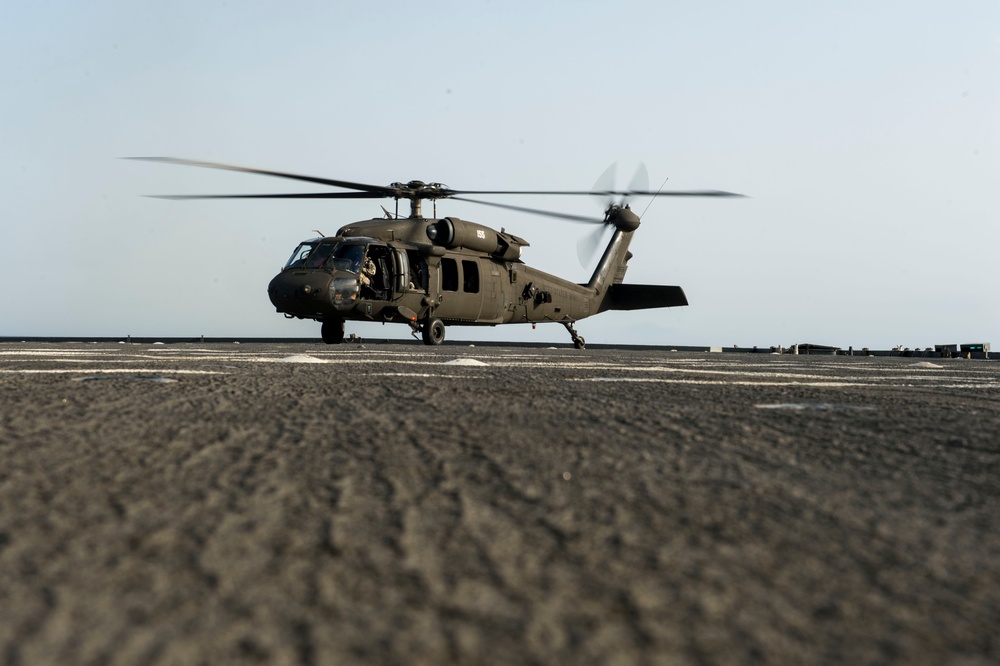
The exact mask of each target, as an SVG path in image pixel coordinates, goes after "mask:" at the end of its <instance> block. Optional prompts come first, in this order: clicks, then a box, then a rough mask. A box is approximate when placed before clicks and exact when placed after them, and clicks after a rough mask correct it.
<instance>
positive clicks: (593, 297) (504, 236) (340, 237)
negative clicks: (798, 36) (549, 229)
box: [130, 157, 742, 349]
mask: <svg viewBox="0 0 1000 666" xmlns="http://www.w3.org/2000/svg"><path fill="white" fill-rule="evenodd" d="M130 159H138V160H145V161H151V162H160V163H168V164H178V165H184V166H195V167H206V168H212V169H223V170H227V171H239V172H244V173H253V174H260V175H265V176H275V177H279V178H288V179H292V180H297V181H303V182H307V183H315V184H319V185H327V186H332V187H336V188H340V189H341V190H347V191H335V192H312V193H301V194H298V193H295V194H229V195H161V196H159V197H158V198H163V199H175V200H177V199H181V200H186V199H381V198H388V199H394V200H395V202H396V211H395V213H390V212H389V211H387V210H386V209H385V207H383V208H382V210H383V211H384V213H385V217H383V218H373V219H370V220H362V221H359V222H352V223H350V224H347V225H345V226H343V227H341V228H340V229H339V230H338V231H337V233H336V234H335V235H333V236H323V235H321V236H319V237H316V238H311V239H309V240H305V241H302V242H301V243H299V245H298V247H296V248H295V250H294V251H293V252H292V254H291V256H290V257H289V258H288V261H287V262H286V263H285V265H284V268H283V269H282V270H281V272H280V273H278V275H276V276H275V277H274V278H273V279H272V280H271V282H270V284H269V285H268V287H267V294H268V297H269V298H270V300H271V303H272V304H273V305H274V307H275V308H276V310H277V311H278V312H279V313H282V314H284V315H285V317H287V318H290V319H293V318H294V319H313V320H316V321H318V322H320V323H321V334H322V338H323V341H324V342H326V343H328V344H338V343H341V342H343V340H344V329H345V322H346V321H349V320H350V321H373V322H383V323H400V324H406V325H408V326H409V327H410V329H411V331H412V334H413V335H414V337H416V335H417V334H418V333H419V334H420V335H421V337H422V339H423V342H424V343H425V344H427V345H440V344H441V343H442V342H444V339H445V327H446V326H496V325H498V324H524V323H530V324H538V323H547V322H553V323H559V324H562V325H563V326H564V327H565V328H566V331H567V332H568V333H569V335H570V337H571V339H572V341H573V345H574V346H575V347H576V348H577V349H583V348H584V345H585V344H586V343H585V340H584V339H583V337H581V336H580V334H579V333H577V331H576V329H575V328H574V326H573V324H575V323H576V322H577V321H579V320H581V319H584V318H586V317H590V316H591V315H595V314H598V313H601V312H605V311H607V310H639V309H646V308H668V307H677V306H683V305H687V304H688V302H687V297H686V296H685V295H684V290H683V289H681V288H680V287H677V286H661V285H645V284H626V283H625V282H624V279H625V272H626V270H627V269H628V262H629V260H630V259H631V258H632V253H631V252H630V251H629V244H630V243H631V242H632V238H633V236H634V234H635V232H636V229H638V228H639V215H636V213H634V212H633V211H632V209H631V208H630V206H629V204H628V203H627V198H628V197H631V196H652V197H656V196H682V197H738V196H742V195H739V194H734V193H732V192H722V191H718V190H697V191H662V190H657V191H649V190H647V189H645V188H642V189H636V188H635V187H632V188H629V189H628V190H624V191H618V190H614V189H601V190H596V191H595V190H591V191H537V190H529V191H517V190H455V189H451V188H449V187H446V186H445V185H442V184H441V183H424V182H422V181H419V180H411V181H409V182H406V183H392V184H390V185H369V184H365V183H353V182H349V181H344V180H335V179H331V178H316V177H312V176H303V175H299V174H293V173H284V172H279V171H268V170H263V169H254V168H249V167H241V166H234V165H230V164H219V163H215V162H201V161H195V160H187V159H178V158H173V157H136V158H130ZM605 176H607V173H606V174H605ZM599 182H600V181H599ZM467 195H568V196H576V195H587V196H594V195H602V196H604V197H609V198H614V197H621V198H620V199H619V200H618V201H617V202H615V201H614V200H613V199H612V200H611V201H610V202H609V203H608V205H607V207H606V209H605V211H604V217H603V219H601V218H597V217H586V216H582V215H574V214H569V213H560V212H555V211H547V210H541V209H537V208H529V207H525V206H516V205H511V204H503V203H497V202H492V201H483V200H480V199H470V198H468V196H467ZM401 199H405V200H407V201H409V204H410V211H409V215H408V216H407V217H401V216H400V215H399V201H400V200H401ZM439 199H454V200H457V201H465V202H470V203H476V204H482V205H487V206H494V207H499V208H503V209H507V210H512V211H517V212H522V213H533V214H538V215H545V216H549V217H554V218H559V219H563V220H570V221H573V222H585V223H591V224H596V225H603V227H605V228H607V227H610V228H611V229H613V234H612V236H611V240H610V242H609V243H608V245H607V247H606V248H605V250H604V254H603V255H602V257H601V259H600V261H599V262H598V263H597V267H596V268H595V269H594V273H593V275H592V276H591V277H590V280H589V281H588V282H587V283H586V284H576V283H574V282H570V281H568V280H564V279H562V278H559V277H556V276H555V275H550V274H548V273H544V272H542V271H540V270H538V269H535V268H531V267H530V266H528V265H526V264H525V263H524V262H523V261H522V260H521V250H522V249H523V248H525V247H528V242H527V241H526V240H524V239H523V238H520V237H518V236H515V235H513V234H511V233H508V232H507V231H505V230H503V229H501V230H500V231H496V230H494V229H491V228H490V227H487V226H484V225H481V224H476V223H475V222H470V221H467V220H462V219H459V218H457V217H451V216H449V217H441V218H439V217H437V201H438V200H439ZM425 200H428V201H431V202H433V205H434V214H433V216H432V217H429V218H428V217H424V215H423V212H422V207H421V204H422V202H423V201H425ZM600 231H601V229H598V232H600Z"/></svg>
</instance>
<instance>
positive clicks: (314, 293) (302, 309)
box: [267, 271, 358, 317]
mask: <svg viewBox="0 0 1000 666" xmlns="http://www.w3.org/2000/svg"><path fill="white" fill-rule="evenodd" d="M267 295H268V298H270V299H271V304H272V305H274V307H275V309H277V311H278V312H284V313H286V314H290V315H297V316H304V317H315V316H323V315H324V314H328V313H329V312H330V311H331V310H346V309H349V308H351V307H353V306H354V304H355V302H356V301H357V297H358V281H357V278H355V277H340V276H336V277H335V276H333V275H330V274H329V273H326V272H323V271H294V272H292V271H284V272H282V273H279V274H278V275H275V276H274V278H273V279H272V280H271V283H270V284H268V285H267Z"/></svg>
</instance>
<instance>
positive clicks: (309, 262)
mask: <svg viewBox="0 0 1000 666" xmlns="http://www.w3.org/2000/svg"><path fill="white" fill-rule="evenodd" d="M364 258H365V246H364V245H361V244H358V243H334V242H330V241H324V242H320V241H319V239H317V240H314V241H305V242H304V243H300V244H299V246H298V247H297V248H295V251H294V252H292V256H291V257H289V258H288V262H287V263H285V268H286V269H287V268H327V269H331V268H332V269H335V270H340V271H349V272H351V273H355V274H357V273H360V271H361V262H362V261H364Z"/></svg>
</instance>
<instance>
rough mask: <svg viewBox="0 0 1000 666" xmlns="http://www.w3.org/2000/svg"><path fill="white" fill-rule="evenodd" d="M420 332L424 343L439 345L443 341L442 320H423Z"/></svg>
mask: <svg viewBox="0 0 1000 666" xmlns="http://www.w3.org/2000/svg"><path fill="white" fill-rule="evenodd" d="M421 333H423V336H424V344H425V345H439V344H441V343H442V342H444V322H443V321H441V320H440V319H428V320H427V321H425V322H424V325H423V328H422V329H421Z"/></svg>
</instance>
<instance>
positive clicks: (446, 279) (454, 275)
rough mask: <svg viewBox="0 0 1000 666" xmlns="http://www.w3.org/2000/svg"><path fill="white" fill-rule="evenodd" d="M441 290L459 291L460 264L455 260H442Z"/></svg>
mask: <svg viewBox="0 0 1000 666" xmlns="http://www.w3.org/2000/svg"><path fill="white" fill-rule="evenodd" d="M441 290H442V291H458V264H457V263H455V260H454V259H447V258H445V259H442V260H441Z"/></svg>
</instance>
